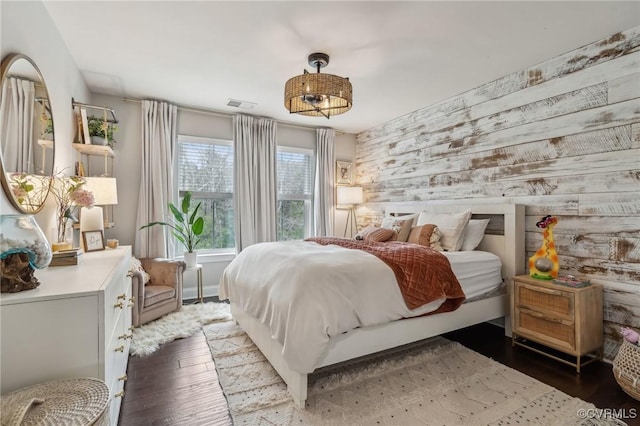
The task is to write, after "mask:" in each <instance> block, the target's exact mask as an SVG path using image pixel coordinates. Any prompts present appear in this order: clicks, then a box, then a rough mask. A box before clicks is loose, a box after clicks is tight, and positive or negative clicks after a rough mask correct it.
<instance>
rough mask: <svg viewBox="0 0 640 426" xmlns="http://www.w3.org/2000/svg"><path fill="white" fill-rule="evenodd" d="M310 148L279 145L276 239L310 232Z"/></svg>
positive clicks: (295, 238)
mask: <svg viewBox="0 0 640 426" xmlns="http://www.w3.org/2000/svg"><path fill="white" fill-rule="evenodd" d="M313 167H314V162H313V151H312V150H310V149H301V148H289V147H281V146H279V147H278V153H277V176H278V212H277V220H278V224H277V233H278V234H277V235H278V240H279V241H280V240H299V239H303V238H305V237H306V236H309V235H311V213H312V211H313V209H312V205H311V200H312V192H313Z"/></svg>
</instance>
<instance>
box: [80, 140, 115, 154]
mask: <svg viewBox="0 0 640 426" xmlns="http://www.w3.org/2000/svg"><path fill="white" fill-rule="evenodd" d="M73 149H75V150H76V151H78V152H79V153H81V154H84V155H100V156H102V155H106V156H107V157H115V156H116V154H115V152H113V149H111V147H110V146H108V145H89V144H85V143H74V144H73Z"/></svg>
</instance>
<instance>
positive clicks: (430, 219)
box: [416, 210, 471, 251]
mask: <svg viewBox="0 0 640 426" xmlns="http://www.w3.org/2000/svg"><path fill="white" fill-rule="evenodd" d="M470 217H471V210H466V211H464V212H462V213H441V214H436V213H429V212H421V213H420V216H418V223H417V224H416V226H420V225H424V224H427V223H432V224H434V225H436V226H437V227H438V229H439V230H440V234H441V235H442V238H441V239H440V244H441V245H442V248H443V249H445V250H446V251H458V250H460V247H462V239H463V237H464V228H465V227H466V226H467V223H469V218H470Z"/></svg>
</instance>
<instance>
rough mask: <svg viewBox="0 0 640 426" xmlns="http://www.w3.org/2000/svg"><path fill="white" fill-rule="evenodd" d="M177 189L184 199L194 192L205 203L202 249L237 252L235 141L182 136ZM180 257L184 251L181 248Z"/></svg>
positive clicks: (178, 159) (200, 246) (179, 146)
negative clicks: (234, 180)
mask: <svg viewBox="0 0 640 426" xmlns="http://www.w3.org/2000/svg"><path fill="white" fill-rule="evenodd" d="M176 168H177V188H178V193H179V195H180V197H182V196H183V195H184V192H185V191H191V192H192V200H193V201H192V203H194V202H198V201H201V202H202V206H201V207H200V214H201V215H202V217H203V218H204V223H205V225H204V232H203V233H202V235H201V236H200V237H201V239H202V241H201V243H200V245H199V246H198V250H201V251H202V250H210V251H225V252H228V251H230V250H234V249H235V226H234V211H233V143H232V141H226V140H219V139H210V138H200V137H194V136H184V135H179V136H178V155H177V167H176ZM176 250H177V252H178V253H176V254H181V253H182V250H183V248H182V247H180V246H178V247H177V248H176Z"/></svg>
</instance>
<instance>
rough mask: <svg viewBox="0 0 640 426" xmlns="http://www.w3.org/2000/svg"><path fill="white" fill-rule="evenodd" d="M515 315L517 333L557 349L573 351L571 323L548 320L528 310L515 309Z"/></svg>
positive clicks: (573, 338)
mask: <svg viewBox="0 0 640 426" xmlns="http://www.w3.org/2000/svg"><path fill="white" fill-rule="evenodd" d="M516 315H517V318H516V321H517V332H518V333H520V334H522V335H531V336H533V337H536V338H537V340H538V341H540V342H542V343H545V344H549V345H550V346H555V347H557V348H558V349H562V348H564V349H571V350H574V349H575V341H576V339H575V324H574V323H573V322H572V321H567V320H563V319H560V318H550V317H547V316H545V315H543V314H541V313H539V312H535V311H530V310H528V309H517V311H516Z"/></svg>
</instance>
